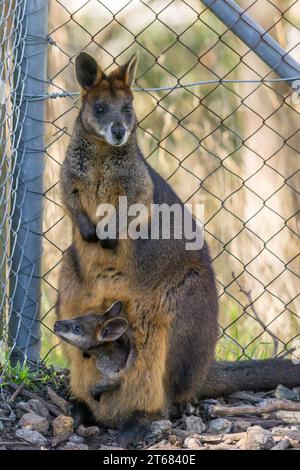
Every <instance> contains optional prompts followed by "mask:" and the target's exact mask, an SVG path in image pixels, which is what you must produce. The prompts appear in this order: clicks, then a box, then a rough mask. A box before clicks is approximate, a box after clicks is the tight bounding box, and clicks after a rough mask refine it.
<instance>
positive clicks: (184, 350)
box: [57, 53, 300, 446]
mask: <svg viewBox="0 0 300 470" xmlns="http://www.w3.org/2000/svg"><path fill="white" fill-rule="evenodd" d="M136 62H137V60H136V57H135V56H134V57H133V58H132V59H130V60H129V61H128V62H127V63H126V64H125V65H123V66H120V67H118V68H116V69H115V70H113V71H112V72H111V73H110V74H105V73H104V72H103V71H102V69H101V67H100V66H99V65H98V64H97V62H96V60H95V59H94V58H93V57H91V56H90V55H88V54H85V53H81V54H79V56H78V57H77V59H76V75H77V79H78V82H79V84H80V86H81V89H82V105H81V109H80V112H79V115H78V117H77V119H76V122H75V125H74V130H73V134H72V137H71V140H70V144H69V147H68V150H67V154H66V159H65V161H64V163H63V166H62V172H61V184H62V193H63V200H64V204H65V207H66V210H67V211H68V213H69V214H70V216H71V220H72V227H73V241H72V245H71V246H70V247H69V249H68V250H67V251H66V252H65V253H64V256H63V263H62V269H61V275H60V281H59V296H58V302H57V316H58V318H59V319H61V320H64V319H69V318H72V312H75V311H76V312H78V313H79V314H84V312H86V311H88V310H89V309H91V308H97V309H98V310H99V311H101V309H105V308H107V307H108V306H109V305H110V304H111V303H112V302H113V300H114V299H115V298H116V297H117V298H118V299H120V300H121V301H122V302H123V303H124V305H125V308H126V312H127V314H128V322H129V324H130V326H131V328H132V334H133V338H134V343H135V347H136V359H135V364H134V367H132V368H130V369H129V370H128V371H126V373H125V374H124V376H123V378H122V381H121V385H120V387H118V388H117V389H115V390H112V391H111V392H109V393H104V394H103V395H102V396H101V398H100V402H97V401H95V400H93V398H92V397H91V394H90V389H91V387H92V386H93V385H95V384H97V381H98V380H99V375H98V371H97V367H96V364H95V360H94V358H90V359H84V358H83V357H82V354H81V352H80V351H79V350H78V349H77V348H74V347H72V346H70V345H67V344H66V345H65V351H66V354H67V356H68V358H69V362H70V378H71V389H72V392H73V394H74V396H75V397H76V398H77V399H78V401H81V402H84V403H85V404H86V405H87V406H88V408H89V409H90V410H91V412H92V414H93V415H94V417H95V418H96V419H97V420H98V421H100V422H101V423H103V424H104V425H108V426H120V442H121V444H122V445H123V446H126V445H128V444H130V443H132V442H133V441H136V440H138V439H140V438H142V437H143V435H144V434H145V432H146V427H147V423H148V422H149V421H150V420H151V419H153V418H154V417H156V416H159V415H162V414H167V413H168V409H169V406H170V404H171V403H173V402H183V401H186V400H189V399H191V398H192V397H194V396H195V395H197V396H199V395H203V394H205V393H206V392H205V390H207V391H209V394H212V395H215V394H220V395H222V394H225V393H227V392H228V391H229V392H232V391H233V390H238V389H240V387H241V386H242V387H243V388H244V389H245V388H247V389H251V388H255V389H259V388H261V387H263V388H266V387H267V388H268V387H269V386H270V387H273V386H274V385H275V384H277V383H279V382H281V383H286V384H288V385H291V384H293V385H299V384H300V365H294V364H292V363H291V362H290V361H284V360H278V361H276V360H275V361H272V360H271V361H261V362H259V361H258V362H257V361H255V362H252V363H251V364H252V365H251V366H250V367H248V363H247V364H245V363H243V364H242V365H240V364H239V363H237V364H231V365H230V366H228V365H226V364H225V365H224V367H223V365H222V364H221V365H219V364H217V365H215V364H214V365H213V357H214V350H215V344H216V341H217V337H218V322H217V310H218V305H217V292H216V286H215V279H214V273H213V269H212V267H211V259H210V255H209V250H208V247H207V245H206V243H204V245H203V246H202V248H201V249H197V250H187V249H186V242H187V239H186V237H185V234H184V233H183V236H182V237H179V238H176V237H174V236H172V235H171V236H170V239H165V238H164V237H162V236H159V237H158V239H155V238H151V237H148V238H142V237H141V238H138V239H129V238H127V239H125V238H122V237H121V236H118V235H120V234H117V235H116V237H115V238H112V237H111V238H110V239H109V240H107V241H106V244H105V243H104V244H103V242H102V245H103V246H101V244H100V243H98V238H97V237H96V229H95V227H96V224H97V222H98V220H99V217H98V216H97V208H98V206H99V204H101V203H108V204H111V205H113V206H114V207H116V208H118V206H119V197H120V196H126V197H127V200H128V205H131V204H144V205H145V206H146V207H148V208H149V209H150V210H149V216H148V217H145V218H144V219H143V220H142V221H141V222H140V224H141V226H144V228H145V226H146V228H147V227H149V224H150V222H151V218H152V212H151V207H152V204H157V205H161V204H165V205H167V206H169V207H171V206H172V205H173V204H177V205H179V206H180V207H182V208H183V207H184V206H183V203H182V202H181V200H180V199H179V198H178V196H177V195H176V194H175V192H174V191H173V190H172V189H171V187H170V186H169V185H168V184H167V182H166V181H165V180H164V179H163V178H162V177H161V176H160V175H159V174H158V173H157V172H155V171H154V170H153V169H152V168H151V167H150V166H149V164H148V163H147V162H146V160H145V159H144V158H143V156H142V154H141V151H140V149H139V146H138V144H137V139H136V117H135V112H134V108H133V94H132V91H131V85H132V84H133V81H134V72H135V68H136ZM182 145H184V142H182ZM142 228H143V227H142ZM170 230H171V234H172V233H173V232H174V223H173V222H171V227H170ZM100 235H101V234H100ZM103 247H104V248H105V249H104V248H103ZM107 248H109V249H107ZM116 293H117V294H116ZM235 370H237V371H238V372H237V373H235ZM227 372H228V374H227ZM265 377H268V378H269V379H270V382H266V380H265ZM271 379H272V380H271ZM215 392H216V393H215Z"/></svg>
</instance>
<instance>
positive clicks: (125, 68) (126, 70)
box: [117, 52, 139, 88]
mask: <svg viewBox="0 0 300 470" xmlns="http://www.w3.org/2000/svg"><path fill="white" fill-rule="evenodd" d="M138 60H139V55H138V53H137V52H136V53H135V54H134V55H133V56H132V57H131V59H129V60H128V62H126V64H123V65H121V66H120V67H119V69H118V71H117V74H118V75H119V77H120V79H121V80H122V81H123V82H124V84H125V86H127V87H128V88H131V87H132V85H133V83H134V78H135V71H136V67H137V63H138Z"/></svg>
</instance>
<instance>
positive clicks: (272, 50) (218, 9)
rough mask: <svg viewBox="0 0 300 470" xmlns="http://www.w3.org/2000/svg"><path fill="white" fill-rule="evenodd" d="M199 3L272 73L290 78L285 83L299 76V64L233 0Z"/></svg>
mask: <svg viewBox="0 0 300 470" xmlns="http://www.w3.org/2000/svg"><path fill="white" fill-rule="evenodd" d="M201 1H202V3H203V4H204V5H205V6H206V7H208V8H209V9H210V10H211V11H212V12H213V13H214V14H215V15H216V16H217V17H218V18H219V20H221V21H222V22H223V23H224V24H225V25H226V26H227V27H228V28H229V29H230V30H231V31H232V32H233V33H234V34H235V35H236V36H238V37H239V38H240V39H241V40H242V41H243V42H244V43H245V44H247V46H248V47H249V48H250V49H252V50H253V52H255V53H256V54H257V55H258V56H259V57H260V58H261V59H262V60H263V61H264V62H265V63H266V64H267V65H269V67H270V68H271V69H272V70H274V72H276V73H277V74H278V75H279V76H280V77H282V78H291V81H287V83H289V84H290V85H292V83H293V77H299V76H300V64H299V63H298V62H296V61H295V60H294V59H293V58H292V57H291V56H290V55H289V54H287V52H286V51H285V50H284V49H282V47H280V45H279V44H278V43H277V42H276V41H275V39H273V38H272V36H271V35H270V34H268V33H266V31H265V30H264V29H263V28H262V27H261V26H259V25H258V24H257V23H256V22H255V21H254V20H253V19H252V18H251V17H250V16H249V15H247V14H246V13H244V12H243V9H242V8H240V7H239V6H238V5H237V4H236V3H235V2H234V1H233V0H201Z"/></svg>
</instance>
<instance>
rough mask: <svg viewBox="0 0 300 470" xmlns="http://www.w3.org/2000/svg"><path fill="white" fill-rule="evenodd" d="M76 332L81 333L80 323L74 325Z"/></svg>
mask: <svg viewBox="0 0 300 470" xmlns="http://www.w3.org/2000/svg"><path fill="white" fill-rule="evenodd" d="M74 333H76V334H77V335H80V333H81V327H80V326H79V325H75V326H74Z"/></svg>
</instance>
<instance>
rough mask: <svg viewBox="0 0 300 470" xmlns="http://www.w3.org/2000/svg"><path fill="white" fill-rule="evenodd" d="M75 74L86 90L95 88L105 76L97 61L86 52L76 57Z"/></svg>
mask: <svg viewBox="0 0 300 470" xmlns="http://www.w3.org/2000/svg"><path fill="white" fill-rule="evenodd" d="M75 72H76V78H77V81H78V83H79V85H80V86H81V87H82V88H83V89H84V90H88V89H89V88H92V87H93V86H95V85H96V84H97V83H98V82H99V81H100V79H101V77H102V75H103V72H102V71H101V69H100V67H99V66H98V64H97V62H96V61H95V59H94V58H93V57H92V56H90V55H89V54H87V53H86V52H80V54H78V56H77V57H76V59H75Z"/></svg>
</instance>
